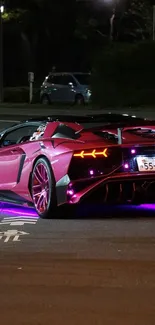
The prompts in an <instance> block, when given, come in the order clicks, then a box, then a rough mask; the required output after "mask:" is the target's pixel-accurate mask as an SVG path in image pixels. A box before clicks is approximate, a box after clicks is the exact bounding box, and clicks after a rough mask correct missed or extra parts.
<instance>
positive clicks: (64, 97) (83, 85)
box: [40, 72, 91, 105]
mask: <svg viewBox="0 0 155 325" xmlns="http://www.w3.org/2000/svg"><path fill="white" fill-rule="evenodd" d="M40 100H41V103H42V104H51V103H73V104H74V103H75V104H79V105H83V104H85V103H89V102H90V100H91V90H90V74H89V73H82V72H74V73H68V72H65V73H61V72H57V73H50V74H49V75H48V76H47V77H46V78H45V80H44V82H43V84H42V86H41V91H40Z"/></svg>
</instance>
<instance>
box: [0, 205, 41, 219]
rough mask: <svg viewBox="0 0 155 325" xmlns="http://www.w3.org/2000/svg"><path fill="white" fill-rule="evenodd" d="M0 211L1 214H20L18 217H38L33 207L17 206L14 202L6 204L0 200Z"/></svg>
mask: <svg viewBox="0 0 155 325" xmlns="http://www.w3.org/2000/svg"><path fill="white" fill-rule="evenodd" d="M0 205H1V207H0V212H1V213H3V214H8V215H10V216H15V215H16V216H20V217H27V218H29V219H31V218H39V216H38V214H37V213H36V211H35V209H33V208H27V207H20V206H19V207H18V206H16V205H14V204H7V203H4V202H0Z"/></svg>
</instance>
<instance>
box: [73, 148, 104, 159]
mask: <svg viewBox="0 0 155 325" xmlns="http://www.w3.org/2000/svg"><path fill="white" fill-rule="evenodd" d="M107 150H108V149H107V148H105V149H103V151H97V150H96V149H93V150H92V151H90V152H85V151H84V150H82V151H81V152H79V153H74V155H73V156H74V157H79V158H85V157H93V158H97V156H103V157H105V158H107V157H108V154H107Z"/></svg>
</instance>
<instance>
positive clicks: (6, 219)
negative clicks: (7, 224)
mask: <svg viewBox="0 0 155 325" xmlns="http://www.w3.org/2000/svg"><path fill="white" fill-rule="evenodd" d="M12 220H13V221H14V220H18V221H35V222H36V221H37V220H38V217H35V218H31V217H6V218H3V219H2V220H1V222H3V221H12Z"/></svg>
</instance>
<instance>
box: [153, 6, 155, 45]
mask: <svg viewBox="0 0 155 325" xmlns="http://www.w3.org/2000/svg"><path fill="white" fill-rule="evenodd" d="M154 40H155V5H154V4H153V41H154Z"/></svg>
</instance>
